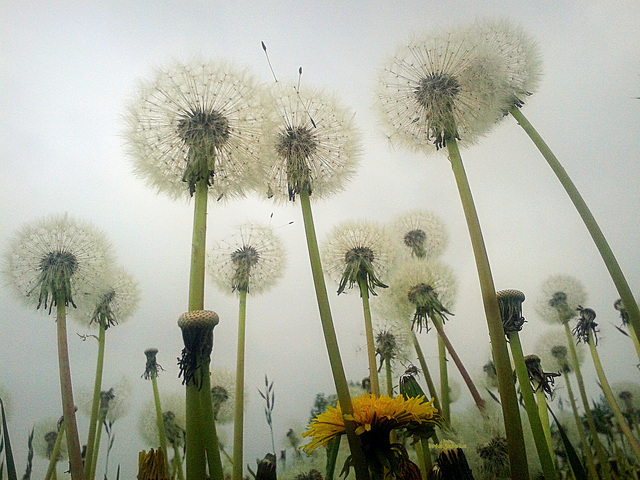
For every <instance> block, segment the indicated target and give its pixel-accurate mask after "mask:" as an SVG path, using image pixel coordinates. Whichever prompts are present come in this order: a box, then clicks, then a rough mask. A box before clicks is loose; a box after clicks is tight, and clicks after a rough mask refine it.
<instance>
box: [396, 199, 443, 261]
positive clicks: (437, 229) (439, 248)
mask: <svg viewBox="0 0 640 480" xmlns="http://www.w3.org/2000/svg"><path fill="white" fill-rule="evenodd" d="M391 231H392V232H393V233H392V235H393V237H394V239H395V243H396V244H397V245H399V246H400V250H401V251H402V252H407V253H408V254H409V255H410V256H411V257H417V258H426V259H429V258H433V257H438V256H440V255H441V254H442V252H444V250H445V248H447V245H448V243H449V234H448V233H447V229H446V227H445V224H444V222H443V221H442V219H440V217H438V216H437V215H436V214H435V213H432V212H428V211H426V210H415V211H412V212H408V213H405V214H403V215H401V216H399V217H397V218H396V219H395V220H394V221H393V222H392V224H391Z"/></svg>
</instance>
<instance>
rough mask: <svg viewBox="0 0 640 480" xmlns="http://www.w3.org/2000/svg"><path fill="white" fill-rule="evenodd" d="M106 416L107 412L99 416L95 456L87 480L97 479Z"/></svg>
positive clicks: (92, 457) (94, 449) (93, 455)
mask: <svg viewBox="0 0 640 480" xmlns="http://www.w3.org/2000/svg"><path fill="white" fill-rule="evenodd" d="M105 416H106V412H105V413H103V414H100V415H98V421H97V423H98V428H97V429H96V440H95V444H94V448H93V454H92V456H91V459H90V460H91V469H90V470H89V475H88V476H87V477H86V478H87V480H93V479H94V478H95V477H96V465H97V463H98V452H100V439H101V438H102V426H103V424H104V419H105Z"/></svg>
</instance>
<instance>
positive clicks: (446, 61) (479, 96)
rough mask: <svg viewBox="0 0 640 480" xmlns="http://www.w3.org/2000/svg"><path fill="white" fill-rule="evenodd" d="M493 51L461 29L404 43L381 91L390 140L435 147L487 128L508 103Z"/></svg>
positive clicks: (470, 139)
mask: <svg viewBox="0 0 640 480" xmlns="http://www.w3.org/2000/svg"><path fill="white" fill-rule="evenodd" d="M490 54H491V52H490V51H489V50H487V49H486V48H485V45H484V43H483V42H479V41H478V38H477V35H476V33H475V32H473V31H470V30H462V29H458V30H456V31H452V32H446V33H445V32H441V33H434V34H430V35H419V36H418V35H416V36H414V37H412V38H411V39H410V40H409V42H408V43H407V44H405V45H402V46H401V47H399V48H398V49H397V50H396V52H395V53H394V55H393V56H392V57H391V58H390V59H389V60H388V61H387V62H386V64H385V65H384V67H383V69H382V71H381V72H380V78H379V87H378V92H377V99H378V105H379V110H380V114H381V119H382V122H383V127H384V130H385V133H386V135H387V136H388V137H389V139H390V140H391V141H392V142H398V143H400V144H403V145H405V146H407V147H409V148H412V149H415V150H427V151H433V150H438V149H440V148H442V147H445V146H446V142H447V140H448V139H450V138H455V139H460V140H461V141H462V142H464V143H467V144H469V143H473V142H474V141H475V140H476V139H477V137H479V136H480V135H482V134H484V133H485V132H487V131H488V130H489V129H490V128H491V127H492V126H493V125H494V124H495V123H496V122H497V121H498V120H499V119H500V118H502V116H503V111H504V105H505V100H504V92H502V91H501V90H500V88H499V87H500V85H499V83H498V82H496V80H495V78H494V76H495V75H496V74H499V73H500V69H499V66H498V65H497V64H498V61H497V58H495V56H494V57H492V61H488V59H489V58H490ZM490 67H491V68H490Z"/></svg>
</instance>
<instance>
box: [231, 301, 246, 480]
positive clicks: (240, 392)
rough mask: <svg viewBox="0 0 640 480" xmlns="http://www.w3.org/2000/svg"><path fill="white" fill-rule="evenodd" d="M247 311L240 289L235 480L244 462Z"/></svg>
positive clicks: (235, 420) (234, 435) (234, 441)
mask: <svg viewBox="0 0 640 480" xmlns="http://www.w3.org/2000/svg"><path fill="white" fill-rule="evenodd" d="M246 312H247V292H246V291H244V290H240V308H239V313H238V352H237V356H236V398H235V402H236V403H235V417H234V419H233V476H232V479H233V480H242V470H243V465H244V462H243V460H242V454H243V430H244V352H245V330H246Z"/></svg>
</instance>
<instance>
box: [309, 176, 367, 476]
mask: <svg viewBox="0 0 640 480" xmlns="http://www.w3.org/2000/svg"><path fill="white" fill-rule="evenodd" d="M299 198H300V206H301V207H302V219H303V221H304V231H305V235H306V237H307V249H308V250H309V261H310V263H311V273H312V275H313V284H314V287H315V291H316V299H317V301H318V310H319V313H320V322H321V323H322V331H323V333H324V340H325V344H326V347H327V353H328V355H329V363H330V365H331V373H332V374H333V381H334V383H335V386H336V392H337V394H338V400H339V402H340V408H341V410H342V413H343V414H349V415H351V414H353V405H352V404H351V396H350V394H349V386H348V384H347V377H346V376H345V373H344V366H343V364H342V358H341V357H340V349H339V348H338V339H337V337H336V331H335V328H334V325H333V319H332V318H331V308H330V307H329V296H328V295H327V286H326V284H325V281H324V275H323V273H322V263H321V261H320V250H319V249H318V239H317V237H316V230H315V226H314V224H313V215H312V213H311V202H310V201H309V192H308V191H307V189H306V188H302V189H301V191H300V195H299ZM344 426H345V430H346V434H347V440H348V441H349V448H350V449H351V455H352V459H353V466H354V468H355V471H356V478H357V480H368V479H369V468H368V466H367V462H366V459H365V456H364V452H363V450H362V441H361V439H360V437H358V436H357V435H356V427H355V422H353V421H352V420H346V419H345V420H344Z"/></svg>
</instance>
